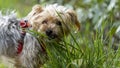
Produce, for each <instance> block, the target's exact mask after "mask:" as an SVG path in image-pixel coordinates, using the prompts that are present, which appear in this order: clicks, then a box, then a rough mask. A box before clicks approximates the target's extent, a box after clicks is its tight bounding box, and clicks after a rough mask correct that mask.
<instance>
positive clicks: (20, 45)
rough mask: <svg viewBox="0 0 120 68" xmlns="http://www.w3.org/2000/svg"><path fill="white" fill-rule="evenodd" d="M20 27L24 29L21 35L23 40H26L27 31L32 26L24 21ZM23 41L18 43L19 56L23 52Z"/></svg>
mask: <svg viewBox="0 0 120 68" xmlns="http://www.w3.org/2000/svg"><path fill="white" fill-rule="evenodd" d="M20 27H21V29H22V31H21V35H22V38H23V40H24V36H25V34H26V31H25V29H26V28H28V27H30V24H29V23H28V21H27V20H22V21H20ZM23 40H20V41H18V48H17V54H20V53H21V52H22V49H23V44H24V42H23Z"/></svg>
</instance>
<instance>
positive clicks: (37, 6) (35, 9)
mask: <svg viewBox="0 0 120 68" xmlns="http://www.w3.org/2000/svg"><path fill="white" fill-rule="evenodd" d="M32 10H33V11H35V12H36V13H40V12H42V11H43V9H42V7H41V6H40V5H38V4H37V5H35V6H33V7H32Z"/></svg>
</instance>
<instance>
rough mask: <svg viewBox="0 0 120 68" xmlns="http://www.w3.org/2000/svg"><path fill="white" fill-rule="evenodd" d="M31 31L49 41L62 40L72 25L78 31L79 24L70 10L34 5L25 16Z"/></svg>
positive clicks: (61, 7) (53, 6)
mask: <svg viewBox="0 0 120 68" xmlns="http://www.w3.org/2000/svg"><path fill="white" fill-rule="evenodd" d="M27 18H28V20H29V21H30V23H31V24H32V29H33V30H35V31H37V32H40V33H43V34H45V35H47V36H48V37H49V38H51V39H56V38H62V37H64V36H66V35H68V34H69V32H70V30H71V27H72V25H75V26H77V30H79V29H80V23H79V21H78V20H77V16H76V14H75V12H74V11H73V10H72V9H67V8H65V7H64V6H59V5H57V4H53V5H48V6H46V7H44V8H43V7H41V6H40V5H35V6H34V7H33V8H32V11H31V12H30V13H29V14H28V16H27Z"/></svg>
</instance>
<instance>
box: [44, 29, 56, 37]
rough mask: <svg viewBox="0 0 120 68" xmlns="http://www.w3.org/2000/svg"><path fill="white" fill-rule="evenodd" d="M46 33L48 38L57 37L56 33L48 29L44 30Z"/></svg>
mask: <svg viewBox="0 0 120 68" xmlns="http://www.w3.org/2000/svg"><path fill="white" fill-rule="evenodd" d="M46 35H47V36H48V37H49V38H50V39H55V38H56V37H57V35H56V34H55V33H54V32H53V31H52V30H50V29H48V30H46Z"/></svg>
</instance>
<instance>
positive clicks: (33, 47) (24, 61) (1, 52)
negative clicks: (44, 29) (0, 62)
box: [0, 13, 46, 68]
mask: <svg viewBox="0 0 120 68" xmlns="http://www.w3.org/2000/svg"><path fill="white" fill-rule="evenodd" d="M18 41H23V42H24V45H23V50H22V52H21V53H20V54H17V48H18V44H19V43H18ZM41 55H42V56H41ZM45 55H46V54H45V53H44V52H43V50H42V48H41V46H40V44H39V43H38V41H37V39H36V38H35V37H33V36H32V35H30V34H29V33H26V35H25V38H23V37H22V34H21V29H20V25H19V20H18V19H16V16H15V13H12V14H10V15H7V16H3V15H2V14H0V56H5V57H9V58H10V59H13V61H14V65H15V67H16V68H38V67H40V66H39V64H42V63H43V60H42V59H41V58H40V57H43V58H45V57H46V56H45ZM37 58H39V60H38V59H37Z"/></svg>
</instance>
